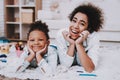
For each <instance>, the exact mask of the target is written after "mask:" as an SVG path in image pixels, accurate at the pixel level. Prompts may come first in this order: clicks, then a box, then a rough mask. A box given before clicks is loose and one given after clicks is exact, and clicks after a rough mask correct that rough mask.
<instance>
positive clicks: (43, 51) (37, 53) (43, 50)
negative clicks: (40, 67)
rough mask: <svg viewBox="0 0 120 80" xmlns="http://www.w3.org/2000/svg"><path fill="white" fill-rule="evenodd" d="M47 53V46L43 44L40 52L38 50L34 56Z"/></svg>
mask: <svg viewBox="0 0 120 80" xmlns="http://www.w3.org/2000/svg"><path fill="white" fill-rule="evenodd" d="M46 51H47V44H45V47H44V48H43V49H41V50H39V51H38V52H36V55H40V54H42V53H45V52H46Z"/></svg>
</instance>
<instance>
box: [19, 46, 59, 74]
mask: <svg viewBox="0 0 120 80" xmlns="http://www.w3.org/2000/svg"><path fill="white" fill-rule="evenodd" d="M44 56H46V58H43V59H42V60H41V61H40V62H39V63H38V70H39V71H41V73H43V74H51V73H53V72H55V69H56V67H57V51H56V49H55V48H53V47H51V46H48V52H47V54H45V55H44ZM26 57H28V50H27V48H24V52H23V53H22V54H21V57H20V61H21V63H23V62H24V60H25V58H26ZM43 70H44V71H43Z"/></svg>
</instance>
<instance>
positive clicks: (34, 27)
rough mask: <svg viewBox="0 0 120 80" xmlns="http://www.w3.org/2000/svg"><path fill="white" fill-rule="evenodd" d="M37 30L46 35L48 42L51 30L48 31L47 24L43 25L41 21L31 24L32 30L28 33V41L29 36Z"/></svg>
mask: <svg viewBox="0 0 120 80" xmlns="http://www.w3.org/2000/svg"><path fill="white" fill-rule="evenodd" d="M35 30H39V31H42V32H43V33H44V34H45V35H46V38H47V40H48V39H49V34H48V32H49V29H48V25H46V23H42V21H41V20H39V21H35V22H33V23H31V24H30V30H29V31H28V34H27V39H28V38H29V35H30V33H31V32H32V31H35Z"/></svg>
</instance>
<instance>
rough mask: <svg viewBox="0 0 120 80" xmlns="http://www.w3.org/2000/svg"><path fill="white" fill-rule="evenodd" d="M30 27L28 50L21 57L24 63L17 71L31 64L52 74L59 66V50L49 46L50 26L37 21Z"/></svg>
mask: <svg viewBox="0 0 120 80" xmlns="http://www.w3.org/2000/svg"><path fill="white" fill-rule="evenodd" d="M30 27H31V28H30V30H29V32H28V35H27V50H25V51H24V53H22V55H21V57H20V59H21V61H22V60H23V63H22V64H21V66H19V67H18V69H17V72H23V71H25V70H26V68H27V67H28V66H29V67H32V68H38V70H40V72H41V73H44V74H51V73H53V72H54V71H55V69H56V67H57V51H56V49H55V48H54V47H53V46H49V44H50V40H49V35H48V32H49V29H48V26H47V25H46V24H45V23H42V22H41V21H36V22H34V23H32V24H31V25H30Z"/></svg>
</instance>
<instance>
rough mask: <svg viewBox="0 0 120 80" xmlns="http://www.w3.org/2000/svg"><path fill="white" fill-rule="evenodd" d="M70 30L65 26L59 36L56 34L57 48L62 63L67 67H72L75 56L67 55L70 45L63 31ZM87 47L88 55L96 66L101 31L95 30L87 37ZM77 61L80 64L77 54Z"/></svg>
mask: <svg viewBox="0 0 120 80" xmlns="http://www.w3.org/2000/svg"><path fill="white" fill-rule="evenodd" d="M64 30H65V31H68V30H69V29H68V28H64V29H61V30H59V32H58V34H57V36H56V41H57V42H56V45H57V50H58V54H59V59H60V63H61V64H62V65H64V66H66V67H70V66H71V65H72V63H73V60H74V57H71V56H69V55H67V50H68V47H67V46H69V43H68V42H67V41H66V40H65V39H64V37H63V35H62V32H63V31H64ZM87 45H88V46H87V47H86V48H85V51H87V50H88V52H87V55H88V56H89V57H90V58H91V59H92V61H93V63H94V65H95V67H96V66H97V63H98V54H99V46H100V42H99V33H98V32H93V33H92V34H90V35H89V36H88V38H87ZM77 62H78V64H80V61H79V58H78V56H77Z"/></svg>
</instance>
